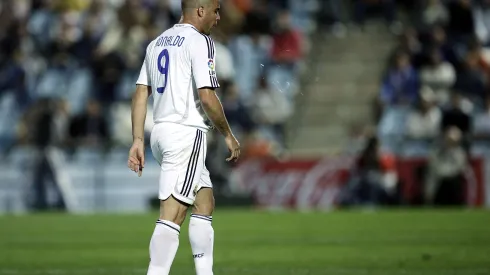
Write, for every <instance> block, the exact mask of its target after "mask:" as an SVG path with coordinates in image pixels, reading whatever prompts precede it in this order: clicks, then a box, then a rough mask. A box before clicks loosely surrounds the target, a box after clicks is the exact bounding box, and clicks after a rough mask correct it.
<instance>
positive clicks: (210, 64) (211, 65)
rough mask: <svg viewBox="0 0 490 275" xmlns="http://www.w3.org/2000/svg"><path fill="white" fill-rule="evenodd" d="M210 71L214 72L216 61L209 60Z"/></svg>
mask: <svg viewBox="0 0 490 275" xmlns="http://www.w3.org/2000/svg"><path fill="white" fill-rule="evenodd" d="M208 67H209V70H211V71H214V61H213V60H212V59H209V60H208Z"/></svg>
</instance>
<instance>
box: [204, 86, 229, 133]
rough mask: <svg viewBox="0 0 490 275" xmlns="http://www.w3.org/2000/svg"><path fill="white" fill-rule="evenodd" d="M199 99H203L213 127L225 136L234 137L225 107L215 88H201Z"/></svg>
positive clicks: (205, 110)
mask: <svg viewBox="0 0 490 275" xmlns="http://www.w3.org/2000/svg"><path fill="white" fill-rule="evenodd" d="M199 97H200V99H201V105H202V107H203V109H204V112H206V115H207V116H208V118H209V119H210V120H211V122H213V125H214V126H215V127H216V128H217V129H218V131H219V132H220V133H221V134H222V135H223V136H224V137H228V136H232V135H233V133H232V131H231V128H230V125H229V124H228V120H227V119H226V116H225V113H224V111H223V105H222V104H221V101H220V100H219V98H218V96H217V95H216V92H215V89H214V88H201V89H199Z"/></svg>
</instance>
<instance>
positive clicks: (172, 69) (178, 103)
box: [136, 24, 219, 131]
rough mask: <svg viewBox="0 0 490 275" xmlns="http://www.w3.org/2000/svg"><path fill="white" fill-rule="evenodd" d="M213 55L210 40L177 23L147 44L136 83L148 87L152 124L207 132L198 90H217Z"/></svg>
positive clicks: (190, 26) (192, 27)
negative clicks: (149, 89)
mask: <svg viewBox="0 0 490 275" xmlns="http://www.w3.org/2000/svg"><path fill="white" fill-rule="evenodd" d="M214 53H215V46H214V42H213V40H212V39H211V38H210V37H209V36H207V35H205V34H202V33H200V32H199V31H198V30H197V29H196V28H194V26H192V25H190V24H176V25H174V26H173V27H172V28H170V29H168V30H167V31H165V32H164V33H162V34H161V35H160V36H159V37H157V38H156V39H155V40H153V41H152V42H151V43H150V44H149V45H148V47H147V49H146V57H145V60H144V62H143V66H142V68H141V72H140V76H139V78H138V80H137V82H136V84H141V85H146V86H151V90H152V95H153V99H154V100H153V101H154V103H153V121H154V123H155V124H158V123H162V122H172V123H178V124H182V125H187V126H192V127H196V128H199V129H202V130H204V131H207V130H208V129H209V126H208V125H209V123H208V121H207V117H206V115H205V114H204V111H203V110H202V108H201V106H200V100H199V94H198V93H197V89H200V88H205V87H209V88H218V87H219V84H218V79H217V77H216V64H215V57H214ZM196 88H197V89H196Z"/></svg>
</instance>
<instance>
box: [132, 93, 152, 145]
mask: <svg viewBox="0 0 490 275" xmlns="http://www.w3.org/2000/svg"><path fill="white" fill-rule="evenodd" d="M150 94H151V87H150V86H146V85H141V84H137V85H136V91H135V92H134V94H133V99H132V102H131V123H132V129H133V142H134V141H135V140H140V141H144V137H145V119H146V106H147V105H148V97H149V96H150Z"/></svg>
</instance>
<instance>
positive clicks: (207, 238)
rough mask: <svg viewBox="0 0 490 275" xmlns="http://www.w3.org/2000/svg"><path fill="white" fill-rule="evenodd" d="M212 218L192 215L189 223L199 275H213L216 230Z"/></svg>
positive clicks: (190, 238) (190, 237)
mask: <svg viewBox="0 0 490 275" xmlns="http://www.w3.org/2000/svg"><path fill="white" fill-rule="evenodd" d="M212 220H213V218H212V217H211V216H202V215H196V214H192V215H191V219H190V221H189V240H190V241H191V247H192V254H193V256H194V264H195V265H196V273H197V275H213V246H214V230H213V226H212V225H211V222H212Z"/></svg>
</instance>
